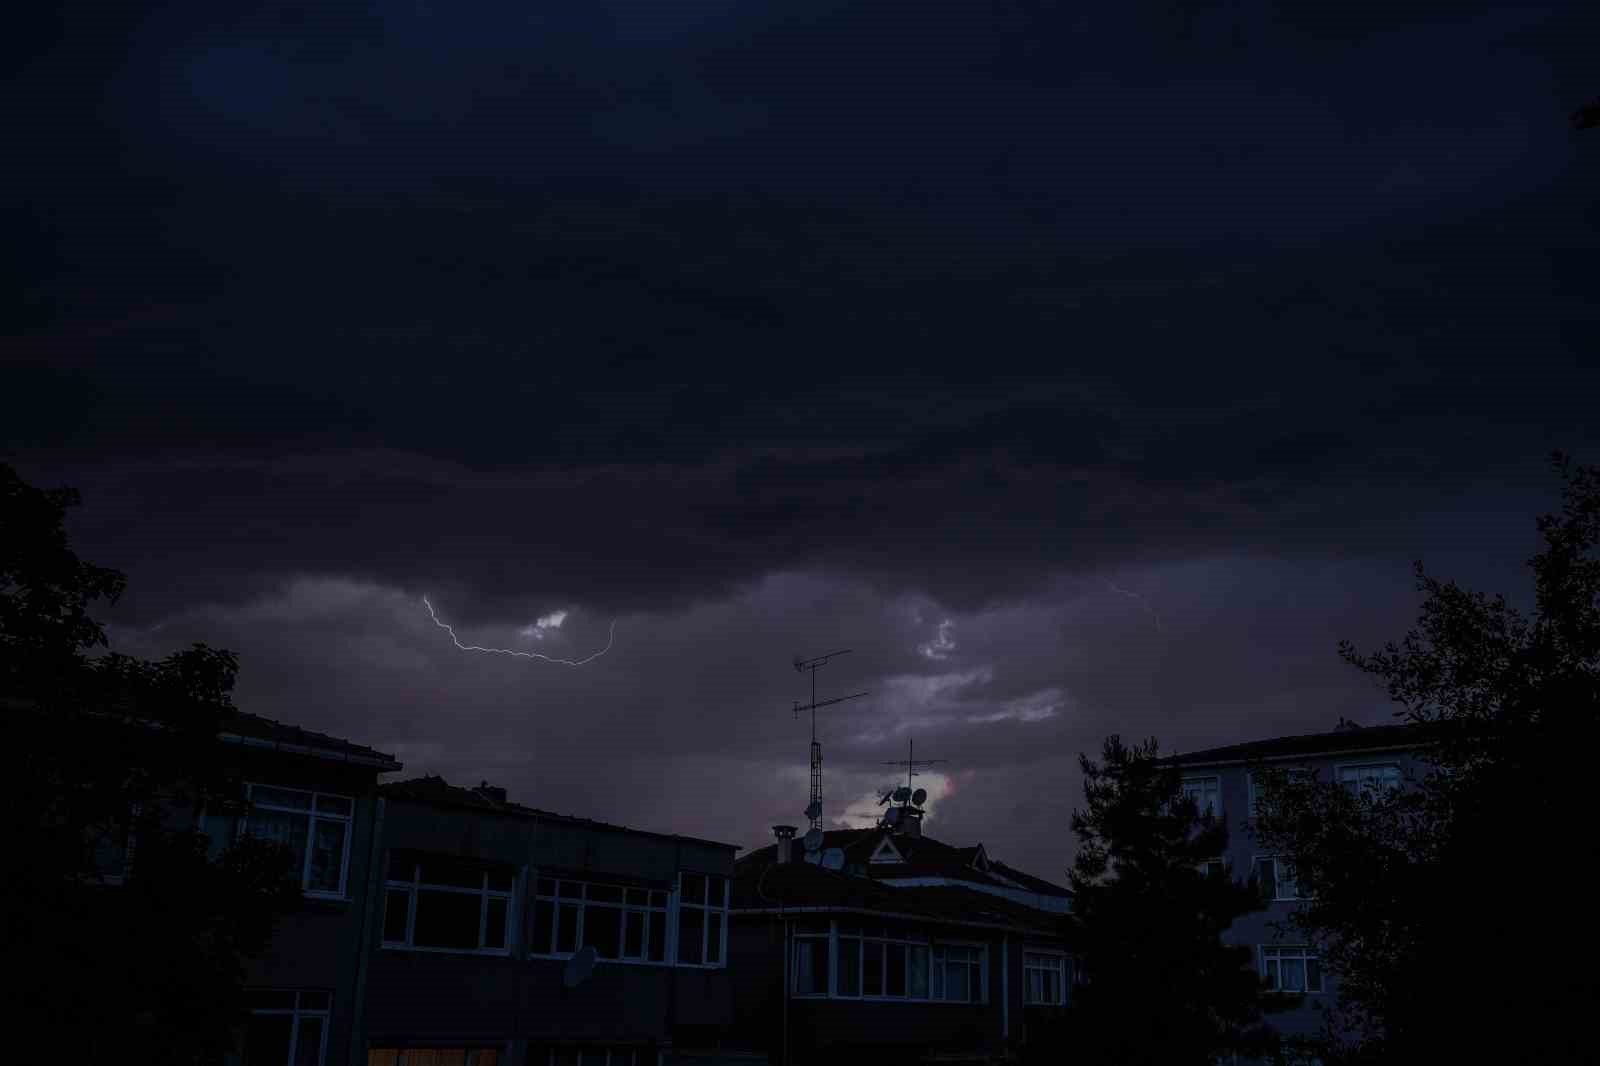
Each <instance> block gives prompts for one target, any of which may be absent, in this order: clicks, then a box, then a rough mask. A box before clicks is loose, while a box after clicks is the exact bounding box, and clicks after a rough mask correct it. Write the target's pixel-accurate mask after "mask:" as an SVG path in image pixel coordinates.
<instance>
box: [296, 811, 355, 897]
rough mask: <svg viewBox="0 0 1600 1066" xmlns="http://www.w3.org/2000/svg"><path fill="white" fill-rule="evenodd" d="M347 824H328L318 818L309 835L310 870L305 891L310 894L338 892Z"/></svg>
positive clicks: (348, 824) (327, 821)
mask: <svg viewBox="0 0 1600 1066" xmlns="http://www.w3.org/2000/svg"><path fill="white" fill-rule="evenodd" d="M349 831H350V823H349V822H330V821H329V820H328V819H326V818H318V819H317V820H316V825H315V827H314V830H313V832H312V835H311V869H310V870H309V871H308V872H307V874H306V889H307V890H308V891H312V892H338V891H341V890H342V889H343V888H344V886H343V885H342V884H341V883H340V882H341V880H342V875H343V873H344V835H345V834H346V833H348V832H349Z"/></svg>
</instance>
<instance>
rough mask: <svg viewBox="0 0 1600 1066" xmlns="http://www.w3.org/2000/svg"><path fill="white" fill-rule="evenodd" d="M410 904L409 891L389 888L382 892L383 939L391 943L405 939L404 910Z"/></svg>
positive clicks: (397, 942) (402, 941) (399, 942)
mask: <svg viewBox="0 0 1600 1066" xmlns="http://www.w3.org/2000/svg"><path fill="white" fill-rule="evenodd" d="M410 905H411V893H410V892H407V891H406V890H405V889H401V888H391V889H389V890H388V891H387V892H385V893H384V894H383V939H384V940H385V941H386V942H388V943H391V944H403V943H405V940H406V910H407V908H408V907H410Z"/></svg>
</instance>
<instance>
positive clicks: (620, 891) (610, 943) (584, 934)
mask: <svg viewBox="0 0 1600 1066" xmlns="http://www.w3.org/2000/svg"><path fill="white" fill-rule="evenodd" d="M532 937H533V939H532V942H531V943H530V944H529V945H528V950H529V951H530V952H531V953H532V954H535V955H571V954H572V953H573V952H575V951H577V950H578V949H579V948H581V947H586V946H587V947H593V948H594V950H595V955H597V956H598V957H599V958H602V959H610V960H620V961H625V962H664V961H666V956H667V893H666V891H665V890H664V889H659V888H641V887H636V886H629V885H608V884H601V883H597V882H590V881H571V880H567V879H566V878H561V879H557V878H554V877H541V878H539V880H538V883H537V885H536V888H535V893H534V902H533V932H532Z"/></svg>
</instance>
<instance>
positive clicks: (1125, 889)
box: [1069, 736, 1289, 1066]
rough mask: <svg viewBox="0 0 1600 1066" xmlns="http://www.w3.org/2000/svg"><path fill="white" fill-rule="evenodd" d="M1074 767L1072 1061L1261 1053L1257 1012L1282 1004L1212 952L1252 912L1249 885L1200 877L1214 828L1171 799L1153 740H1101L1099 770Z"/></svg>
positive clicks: (1172, 770)
mask: <svg viewBox="0 0 1600 1066" xmlns="http://www.w3.org/2000/svg"><path fill="white" fill-rule="evenodd" d="M1079 760H1080V762H1081V764H1082V766H1083V773H1084V786H1083V787H1084V799H1085V807H1084V809H1083V810H1080V811H1075V812H1074V813H1073V817H1072V829H1073V832H1075V833H1076V834H1077V836H1078V840H1079V848H1078V855H1077V859H1076V860H1075V862H1074V865H1073V869H1072V871H1071V882H1072V888H1073V891H1074V892H1075V893H1076V898H1075V900H1074V903H1073V911H1074V913H1073V917H1072V920H1071V921H1070V923H1069V936H1070V938H1071V941H1072V943H1073V946H1074V951H1075V953H1076V955H1077V958H1078V963H1079V966H1080V969H1081V972H1082V974H1083V976H1084V977H1085V981H1084V982H1083V983H1082V984H1080V985H1078V986H1077V987H1075V988H1074V989H1073V997H1072V1000H1073V1002H1072V1008H1071V1012H1070V1019H1069V1025H1070V1030H1071V1032H1072V1034H1073V1053H1074V1057H1080V1056H1081V1057H1082V1059H1083V1061H1085V1062H1099V1063H1123V1064H1146V1063H1148V1064H1155V1063H1161V1064H1172V1066H1176V1064H1181V1063H1186V1062H1187V1063H1194V1064H1196V1066H1200V1064H1209V1063H1211V1062H1213V1061H1214V1057H1215V1056H1216V1055H1219V1054H1224V1053H1231V1052H1240V1053H1243V1054H1250V1055H1256V1054H1262V1053H1264V1052H1265V1051H1266V1050H1267V1049H1268V1047H1269V1046H1270V1033H1269V1031H1268V1030H1267V1029H1266V1027H1265V1025H1264V1023H1263V1013H1264V1012H1266V1011H1269V1010H1271V1009H1274V1008H1276V1007H1278V1006H1281V1005H1287V1004H1288V1002H1289V1001H1288V1000H1286V999H1283V998H1281V997H1274V996H1271V995H1269V994H1268V993H1266V992H1264V990H1263V987H1262V981H1261V978H1260V976H1259V974H1258V973H1257V971H1256V968H1255V965H1254V961H1253V959H1252V958H1251V955H1250V950H1249V948H1246V947H1240V946H1236V945H1228V944H1224V943H1223V942H1222V934H1223V933H1224V932H1225V931H1226V930H1227V928H1228V927H1229V926H1230V925H1232V924H1233V922H1234V921H1235V920H1236V919H1238V918H1240V917H1242V916H1244V915H1246V914H1250V913H1253V912H1255V911H1258V910H1260V909H1262V907H1263V903H1262V902H1261V898H1260V896H1259V894H1258V892H1257V889H1256V886H1255V885H1253V884H1251V883H1248V882H1244V881H1239V880H1235V879H1234V878H1232V877H1231V876H1229V874H1228V873H1227V872H1226V871H1222V870H1214V871H1213V872H1211V873H1207V872H1205V871H1204V865H1205V863H1206V862H1207V860H1210V859H1214V858H1216V857H1217V856H1219V855H1222V854H1224V852H1225V851H1226V848H1227V839H1228V829H1227V825H1226V823H1225V822H1224V821H1222V820H1219V819H1215V818H1213V817H1211V816H1210V814H1209V813H1207V814H1206V815H1204V816H1202V815H1201V814H1200V812H1199V811H1198V810H1197V809H1196V806H1195V803H1194V801H1193V800H1192V799H1189V798H1187V797H1185V796H1184V795H1183V794H1182V789H1181V777H1180V771H1179V770H1178V769H1177V768H1176V767H1173V766H1171V765H1166V764H1163V763H1162V761H1161V759H1160V756H1159V754H1158V749H1157V744H1156V742H1155V741H1154V740H1153V739H1152V740H1150V741H1147V742H1146V743H1144V744H1136V745H1134V746H1132V747H1128V746H1127V745H1125V744H1124V743H1123V742H1122V739H1121V738H1120V737H1116V736H1113V737H1110V738H1108V739H1107V740H1106V742H1105V746H1104V749H1103V751H1102V753H1101V762H1100V763H1098V764H1097V763H1095V762H1093V761H1091V760H1090V759H1089V758H1088V757H1087V756H1079Z"/></svg>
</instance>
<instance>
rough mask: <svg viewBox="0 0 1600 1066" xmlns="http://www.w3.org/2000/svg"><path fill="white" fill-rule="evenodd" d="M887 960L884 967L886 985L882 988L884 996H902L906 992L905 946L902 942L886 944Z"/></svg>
mask: <svg viewBox="0 0 1600 1066" xmlns="http://www.w3.org/2000/svg"><path fill="white" fill-rule="evenodd" d="M886 947H887V948H888V951H889V961H888V964H887V965H886V966H885V968H884V976H885V977H886V978H887V987H886V988H885V989H884V995H886V996H903V995H905V994H906V946H905V945H904V944H888V945H886Z"/></svg>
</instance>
